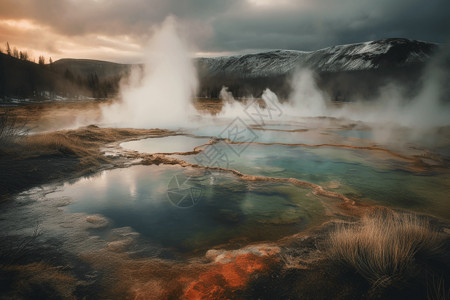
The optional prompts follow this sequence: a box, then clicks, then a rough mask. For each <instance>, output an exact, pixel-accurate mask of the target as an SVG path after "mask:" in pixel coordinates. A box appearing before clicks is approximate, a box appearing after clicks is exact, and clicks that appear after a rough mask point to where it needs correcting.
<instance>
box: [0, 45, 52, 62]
mask: <svg viewBox="0 0 450 300" xmlns="http://www.w3.org/2000/svg"><path fill="white" fill-rule="evenodd" d="M0 53H3V50H2V49H1V48H0ZM4 53H5V54H6V55H8V56H11V57H14V58H17V59H20V60H26V61H30V62H34V63H36V61H35V59H34V58H33V59H32V58H31V57H30V56H29V54H28V51H24V50H23V51H22V50H19V49H17V48H16V47H12V48H11V46H10V45H9V42H6V45H5V52H4ZM52 63H53V60H52V58H51V57H49V64H52ZM38 64H39V65H45V57H44V56H43V55H40V56H39V58H38Z"/></svg>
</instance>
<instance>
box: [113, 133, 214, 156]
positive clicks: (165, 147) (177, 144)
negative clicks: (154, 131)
mask: <svg viewBox="0 0 450 300" xmlns="http://www.w3.org/2000/svg"><path fill="white" fill-rule="evenodd" d="M208 141H209V139H208V138H195V137H189V136H184V135H175V136H167V137H158V138H148V139H142V140H138V141H131V142H125V143H122V144H120V146H121V147H122V148H125V149H128V150H134V151H139V152H146V153H173V152H189V151H193V150H194V148H195V147H197V146H200V145H203V144H205V143H207V142H208Z"/></svg>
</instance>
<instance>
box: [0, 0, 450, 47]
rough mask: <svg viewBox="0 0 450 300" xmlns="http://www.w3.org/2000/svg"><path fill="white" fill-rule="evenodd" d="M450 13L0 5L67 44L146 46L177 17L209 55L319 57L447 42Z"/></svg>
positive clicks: (328, 4)
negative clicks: (156, 29)
mask: <svg viewBox="0 0 450 300" xmlns="http://www.w3.org/2000/svg"><path fill="white" fill-rule="evenodd" d="M449 11H450V1H448V0H428V1H424V0H396V1H392V0H389V1H388V0H378V1H372V0H340V1H337V0H276V1H275V0H274V1H269V0H21V1H17V0H1V1H0V19H4V20H11V19H15V20H19V19H25V20H31V21H32V22H34V23H36V24H40V25H43V26H47V28H49V30H51V31H53V33H55V34H57V35H59V36H61V37H65V38H70V37H77V38H78V40H80V39H79V37H83V36H89V35H90V36H92V35H101V36H106V37H111V38H114V37H119V36H126V37H129V38H130V39H132V40H133V41H134V43H135V44H141V45H143V44H144V43H145V41H146V40H147V39H148V37H149V35H150V33H151V28H152V26H154V25H156V24H159V23H160V22H161V21H162V20H164V18H165V17H166V16H168V15H170V14H172V15H175V16H177V17H178V19H179V20H180V22H181V23H182V25H183V26H182V27H183V28H184V30H185V33H187V34H188V36H189V38H190V39H191V40H193V42H194V43H196V44H197V49H198V50H199V51H203V52H208V51H209V52H216V51H217V52H221V51H241V50H246V49H273V48H289V49H299V50H313V49H318V48H322V47H327V46H330V45H335V44H343V43H352V42H360V41H366V40H374V39H381V38H386V37H406V38H411V39H420V40H427V41H433V42H445V41H446V40H447V38H448V37H449V36H450V18H448V16H447V14H448V12H449ZM0 31H1V29H0ZM90 42H93V41H92V40H90ZM100 44H101V43H100ZM100 44H99V45H100ZM95 45H96V43H95V41H94V42H93V46H95ZM102 45H103V44H102Z"/></svg>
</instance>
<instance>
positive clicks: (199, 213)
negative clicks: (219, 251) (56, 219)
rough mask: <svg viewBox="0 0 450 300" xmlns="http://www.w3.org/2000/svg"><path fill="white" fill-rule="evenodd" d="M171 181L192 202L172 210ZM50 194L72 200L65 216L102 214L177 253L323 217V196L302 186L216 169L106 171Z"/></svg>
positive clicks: (277, 232)
mask: <svg viewBox="0 0 450 300" xmlns="http://www.w3.org/2000/svg"><path fill="white" fill-rule="evenodd" d="M175 176H176V177H177V179H178V180H179V183H180V188H179V189H178V192H180V194H184V195H187V193H188V192H189V190H190V189H191V188H193V189H194V192H195V194H196V197H198V198H196V201H195V205H192V206H191V205H189V204H192V202H189V201H187V202H185V203H184V204H183V203H181V204H179V205H178V206H177V204H178V202H177V200H176V199H174V197H172V196H171V195H172V194H171V195H169V194H168V190H169V191H173V190H174V189H173V188H174V186H173V185H172V183H173V182H174V181H173V179H174V178H175ZM185 179H188V180H187V182H185V184H182V182H183V181H184V180H185ZM189 195H191V194H189ZM52 196H55V197H61V196H64V197H69V198H71V199H73V200H74V202H73V203H72V204H71V205H69V206H68V210H69V211H70V212H85V213H89V214H101V215H104V216H105V217H107V218H108V219H110V220H111V221H112V222H113V227H124V226H129V227H131V228H132V229H133V230H134V231H136V232H138V233H140V234H141V235H142V236H144V237H146V238H147V239H149V240H150V241H152V242H153V243H154V244H157V245H161V246H163V247H171V248H175V249H177V250H180V251H192V250H201V249H207V248H208V247H211V246H213V245H217V244H222V243H227V242H229V241H230V240H234V239H241V240H245V241H247V242H251V241H265V240H273V239H278V238H280V237H281V236H284V235H287V234H293V233H296V232H298V231H300V230H302V229H305V228H306V227H307V226H310V225H311V224H313V223H315V222H317V221H318V220H323V218H324V208H323V206H322V201H323V199H322V200H321V198H319V197H317V196H314V195H312V194H311V192H310V191H309V190H307V189H300V188H297V187H293V186H291V185H289V184H274V183H250V182H245V181H241V180H239V179H238V178H236V177H235V176H232V175H229V174H226V173H222V172H221V173H217V174H210V173H205V172H204V171H201V170H194V169H190V168H181V167H177V166H134V167H130V168H127V169H116V170H112V171H106V172H104V173H102V174H101V175H99V176H96V177H92V178H88V179H81V180H79V181H77V182H75V183H73V184H69V183H67V184H65V186H64V187H63V189H62V190H61V191H59V192H56V193H54V194H53V195H52ZM174 200H175V201H174Z"/></svg>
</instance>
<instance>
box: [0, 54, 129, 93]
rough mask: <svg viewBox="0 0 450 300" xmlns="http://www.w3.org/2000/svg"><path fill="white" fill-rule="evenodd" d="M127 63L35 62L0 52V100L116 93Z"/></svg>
mask: <svg viewBox="0 0 450 300" xmlns="http://www.w3.org/2000/svg"><path fill="white" fill-rule="evenodd" d="M129 68H130V66H127V65H120V64H115V63H110V62H102V61H92V60H78V59H62V60H59V61H56V62H54V63H52V64H46V65H38V64H36V63H34V62H30V61H26V60H20V59H17V58H14V57H12V56H9V55H6V54H3V53H0V99H2V100H3V101H6V102H8V101H10V100H11V99H27V98H28V99H36V100H39V99H55V98H79V97H94V98H104V97H110V96H113V95H115V94H117V92H118V90H119V82H120V80H121V78H122V77H123V76H126V74H127V72H129Z"/></svg>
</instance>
